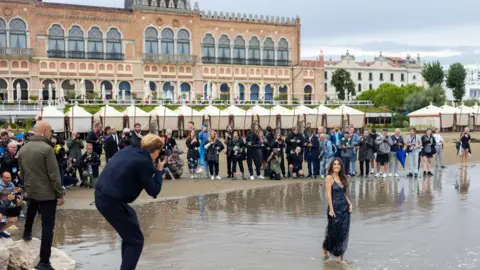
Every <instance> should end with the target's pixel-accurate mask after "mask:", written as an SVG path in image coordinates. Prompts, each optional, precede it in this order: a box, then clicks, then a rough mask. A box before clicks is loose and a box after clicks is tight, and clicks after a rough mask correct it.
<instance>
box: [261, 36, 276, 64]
mask: <svg viewBox="0 0 480 270" xmlns="http://www.w3.org/2000/svg"><path fill="white" fill-rule="evenodd" d="M263 65H264V66H273V65H275V43H274V42H273V40H272V39H271V38H267V39H265V42H263Z"/></svg>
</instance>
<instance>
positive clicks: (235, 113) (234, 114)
mask: <svg viewBox="0 0 480 270" xmlns="http://www.w3.org/2000/svg"><path fill="white" fill-rule="evenodd" d="M224 113H225V114H226V115H227V116H228V117H229V118H230V119H232V121H231V122H230V124H233V127H234V129H238V130H245V129H249V128H250V126H251V125H252V115H251V114H248V111H246V110H243V109H240V108H239V107H237V106H234V105H230V106H228V107H227V108H226V109H225V110H224Z"/></svg>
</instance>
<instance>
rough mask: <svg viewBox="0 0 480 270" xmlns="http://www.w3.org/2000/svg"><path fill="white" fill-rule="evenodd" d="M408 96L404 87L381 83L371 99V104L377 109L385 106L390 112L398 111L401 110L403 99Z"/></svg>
mask: <svg viewBox="0 0 480 270" xmlns="http://www.w3.org/2000/svg"><path fill="white" fill-rule="evenodd" d="M409 94H410V93H409V92H407V90H406V89H405V88H404V87H399V86H396V85H394V84H392V83H382V84H381V85H380V86H379V87H378V89H377V93H376V95H375V97H374V98H373V104H375V106H377V107H381V106H386V107H387V108H388V109H390V110H394V111H399V110H402V109H403V105H404V102H405V99H406V98H407V97H408V95H409Z"/></svg>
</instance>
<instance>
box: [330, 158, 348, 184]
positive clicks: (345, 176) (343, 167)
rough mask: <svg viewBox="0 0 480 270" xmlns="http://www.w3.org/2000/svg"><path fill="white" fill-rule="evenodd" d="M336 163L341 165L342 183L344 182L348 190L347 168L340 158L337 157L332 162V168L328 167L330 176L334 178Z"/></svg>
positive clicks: (339, 174) (339, 175)
mask: <svg viewBox="0 0 480 270" xmlns="http://www.w3.org/2000/svg"><path fill="white" fill-rule="evenodd" d="M335 161H338V163H339V164H340V172H338V177H340V182H342V185H343V187H345V188H348V179H347V175H346V173H345V166H344V165H343V162H342V160H341V159H340V158H338V157H336V158H334V159H333V160H332V162H331V163H330V167H328V175H332V176H333V164H334V163H335Z"/></svg>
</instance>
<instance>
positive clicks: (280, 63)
mask: <svg viewBox="0 0 480 270" xmlns="http://www.w3.org/2000/svg"><path fill="white" fill-rule="evenodd" d="M291 63H292V62H290V61H288V60H277V66H279V67H287V66H291V65H292V64H291Z"/></svg>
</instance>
